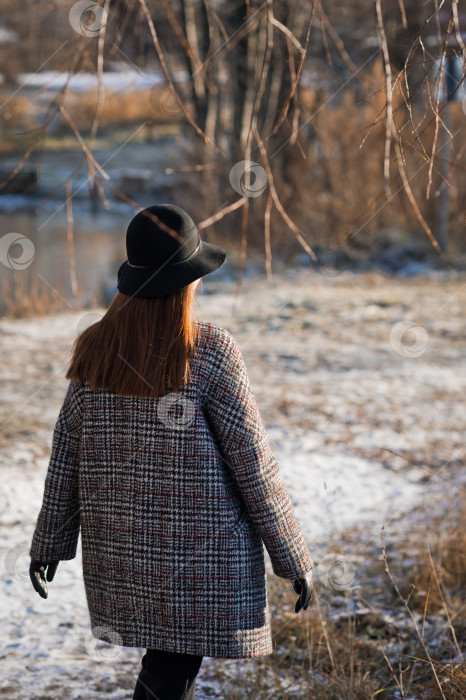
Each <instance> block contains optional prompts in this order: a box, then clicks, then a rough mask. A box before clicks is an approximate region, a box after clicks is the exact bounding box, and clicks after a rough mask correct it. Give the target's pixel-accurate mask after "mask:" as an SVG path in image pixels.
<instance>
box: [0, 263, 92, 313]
mask: <svg viewBox="0 0 466 700" xmlns="http://www.w3.org/2000/svg"><path fill="white" fill-rule="evenodd" d="M11 272H12V274H11V275H9V279H4V280H3V281H2V285H1V289H0V297H1V299H2V304H1V306H0V315H1V317H4V318H28V317H31V316H44V315H46V314H50V313H55V312H62V311H67V310H69V308H70V307H69V303H66V302H65V300H64V297H63V296H60V295H59V294H58V293H57V291H56V290H55V289H50V288H49V287H47V286H46V285H44V284H41V283H40V282H39V280H38V277H37V276H34V277H33V279H32V281H31V282H30V283H29V280H28V279H27V276H26V277H25V275H24V270H18V271H11ZM74 308H75V309H78V308H80V306H79V305H78V304H77V305H76V306H75V307H74Z"/></svg>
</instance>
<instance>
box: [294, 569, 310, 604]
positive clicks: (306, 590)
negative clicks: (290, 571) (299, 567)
mask: <svg viewBox="0 0 466 700" xmlns="http://www.w3.org/2000/svg"><path fill="white" fill-rule="evenodd" d="M293 588H294V590H295V592H296V593H297V594H298V595H299V598H298V600H297V601H296V606H295V609H294V611H295V613H298V612H299V611H300V610H301V608H302V609H303V610H307V608H308V605H309V602H310V600H311V598H312V595H313V592H314V586H313V583H312V571H308V572H307V574H305V575H304V576H301V577H300V578H296V579H295V580H294V581H293Z"/></svg>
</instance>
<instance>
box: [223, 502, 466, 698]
mask: <svg viewBox="0 0 466 700" xmlns="http://www.w3.org/2000/svg"><path fill="white" fill-rule="evenodd" d="M465 520H466V501H463V505H462V508H461V510H460V512H459V513H458V509H456V510H455V509H454V508H452V509H451V513H450V517H449V519H448V521H446V520H445V519H442V518H440V517H438V516H437V515H434V516H432V518H431V520H429V521H426V531H425V532H424V533H419V532H416V533H414V532H412V533H411V535H409V534H408V536H407V537H401V538H400V539H396V538H395V539H392V540H391V541H390V545H386V544H385V552H384V553H383V548H377V547H374V550H373V551H372V552H371V553H370V554H368V552H367V551H366V552H365V559H364V560H362V561H363V563H362V565H359V570H358V574H357V579H356V580H355V584H356V585H354V586H353V587H352V588H351V589H350V590H346V591H344V592H341V591H338V592H337V591H332V590H331V589H329V588H326V587H325V586H323V585H322V584H321V583H320V581H319V580H318V577H316V586H315V596H314V602H313V604H312V605H311V606H310V608H309V609H308V610H307V611H305V612H304V613H303V612H301V613H300V614H298V615H296V614H295V613H294V602H295V599H296V596H295V594H294V593H293V591H292V589H291V586H290V582H289V581H285V580H284V579H280V578H278V577H276V576H273V575H271V576H269V579H268V590H269V602H270V608H271V611H272V634H273V639H274V648H275V651H274V653H273V654H272V655H269V656H266V657H262V658H257V659H254V660H252V661H253V663H252V664H250V665H249V666H248V667H247V669H246V670H245V669H244V668H241V671H239V672H238V673H237V674H236V675H235V674H234V673H233V674H232V673H231V670H230V674H228V673H227V666H226V665H225V663H224V662H222V661H221V662H219V664H218V668H217V670H218V676H219V680H220V681H221V683H222V688H223V690H224V692H225V697H228V698H229V700H230V699H231V700H240V699H242V698H244V697H251V698H252V697H254V698H257V699H258V700H266V698H267V699H270V698H274V700H295V699H296V700H297V699H298V698H304V697H306V698H307V697H308V698H313V699H315V700H342V699H343V698H345V699H347V700H370V699H371V698H375V697H377V698H379V697H380V698H420V699H422V700H424V699H431V698H432V699H433V698H435V699H437V698H442V697H444V698H445V699H446V700H460V698H464V697H466V661H465V658H464V643H465V641H466V606H465V604H464V590H465V589H466V585H465V583H466V579H465V571H466V568H465V567H466V535H465V533H466V528H465V524H466V522H465ZM400 525H401V526H403V523H400ZM406 526H407V530H408V532H409V528H408V523H406ZM346 536H347V538H348V540H351V538H353V539H354V542H353V545H352V551H354V552H357V551H358V547H360V545H358V533H357V531H353V532H348V533H346ZM430 539H431V540H432V544H431V555H432V556H431V557H430V556H429V555H428V552H427V551H426V548H425V547H424V546H423V543H425V542H427V541H428V540H430ZM347 546H348V545H347V544H345V547H344V548H345V549H347ZM333 549H335V547H333ZM336 550H339V551H340V552H342V548H341V547H340V548H338V547H337V548H336ZM413 559H414V562H415V563H414V564H413ZM358 560H359V561H361V560H360V559H358ZM364 562H365V563H364ZM437 581H438V583H437ZM413 591H415V592H417V594H416V595H414V594H413ZM409 592H411V596H410V595H409ZM426 592H428V595H427V593H426ZM345 599H346V607H345V602H344V601H345ZM355 609H356V612H354V611H355ZM358 610H360V611H361V612H358ZM336 613H338V615H337V614H336ZM411 614H412V616H413V617H412V618H411V617H410V615H411ZM461 654H463V658H462V660H461Z"/></svg>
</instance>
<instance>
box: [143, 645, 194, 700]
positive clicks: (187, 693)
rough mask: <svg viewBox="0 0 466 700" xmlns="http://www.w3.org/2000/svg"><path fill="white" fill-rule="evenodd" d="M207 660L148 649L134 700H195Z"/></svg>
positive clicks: (189, 655) (192, 655)
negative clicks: (200, 670) (198, 681)
mask: <svg viewBox="0 0 466 700" xmlns="http://www.w3.org/2000/svg"><path fill="white" fill-rule="evenodd" d="M203 658H204V657H203V656H195V655H194V654H177V653H175V652H172V651H162V650H160V649H147V651H146V653H145V654H144V656H143V657H142V659H141V664H142V668H141V671H140V673H139V677H138V680H137V683H136V687H135V689H134V695H133V699H132V700H194V693H195V690H196V677H197V674H198V672H199V669H200V668H201V663H202V659H203Z"/></svg>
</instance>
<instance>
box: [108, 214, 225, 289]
mask: <svg viewBox="0 0 466 700" xmlns="http://www.w3.org/2000/svg"><path fill="white" fill-rule="evenodd" d="M126 253H127V256H128V259H127V260H125V262H124V263H122V265H120V268H119V270H118V284H117V289H118V291H119V292H122V294H127V295H128V296H140V297H159V296H165V295H167V294H172V293H173V292H176V291H178V290H179V289H181V288H182V287H186V286H187V285H188V284H190V283H191V282H194V281H195V280H197V279H199V278H200V277H204V275H208V274H209V273H210V272H214V271H215V270H217V269H218V268H219V267H221V265H223V263H224V261H225V258H226V251H225V250H224V249H223V248H222V247H221V246H219V245H215V244H213V243H207V242H206V241H203V240H202V239H201V236H200V234H199V231H198V230H197V227H196V224H195V223H194V221H193V220H192V219H191V217H190V216H189V214H187V213H186V212H185V211H184V210H183V209H181V208H180V207H177V206H175V205H174V204H156V205H154V206H151V207H148V208H147V209H143V210H142V211H140V212H138V214H136V216H135V217H134V218H133V219H132V220H131V221H130V223H129V226H128V229H127V232H126Z"/></svg>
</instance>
